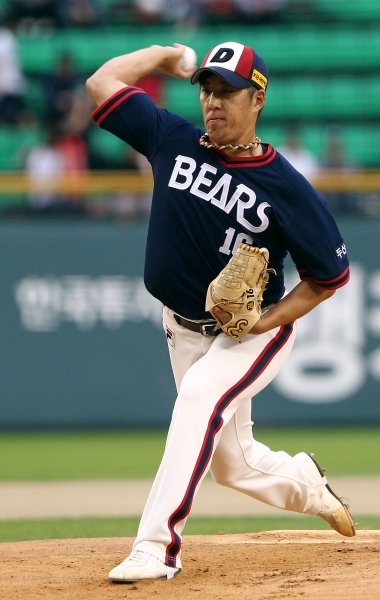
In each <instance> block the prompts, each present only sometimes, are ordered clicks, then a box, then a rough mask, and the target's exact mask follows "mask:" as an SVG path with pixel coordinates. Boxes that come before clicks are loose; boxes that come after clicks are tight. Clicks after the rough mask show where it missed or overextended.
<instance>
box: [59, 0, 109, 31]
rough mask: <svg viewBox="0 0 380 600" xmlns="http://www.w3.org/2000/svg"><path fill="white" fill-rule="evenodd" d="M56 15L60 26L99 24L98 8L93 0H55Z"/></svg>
mask: <svg viewBox="0 0 380 600" xmlns="http://www.w3.org/2000/svg"><path fill="white" fill-rule="evenodd" d="M55 6H56V16H57V20H58V23H59V25H61V26H62V27H93V26H94V25H97V24H99V17H100V14H99V10H98V9H97V7H96V5H95V4H94V2H93V0H55Z"/></svg>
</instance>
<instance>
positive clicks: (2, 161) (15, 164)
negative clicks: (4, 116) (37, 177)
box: [0, 127, 43, 171]
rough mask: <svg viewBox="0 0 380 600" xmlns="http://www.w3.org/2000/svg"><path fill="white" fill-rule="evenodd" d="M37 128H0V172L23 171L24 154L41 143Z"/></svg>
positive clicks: (40, 134)
mask: <svg viewBox="0 0 380 600" xmlns="http://www.w3.org/2000/svg"><path fill="white" fill-rule="evenodd" d="M42 136H43V134H42V131H41V130H40V129H39V128H38V127H23V128H21V129H15V128H14V127H0V171H18V170H23V166H24V161H25V158H26V154H27V152H28V150H30V148H32V147H33V146H34V145H35V144H37V143H38V142H40V141H41V139H42Z"/></svg>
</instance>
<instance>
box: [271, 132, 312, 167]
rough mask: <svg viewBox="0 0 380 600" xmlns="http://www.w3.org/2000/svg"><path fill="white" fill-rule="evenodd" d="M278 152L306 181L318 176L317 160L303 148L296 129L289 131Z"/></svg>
mask: <svg viewBox="0 0 380 600" xmlns="http://www.w3.org/2000/svg"><path fill="white" fill-rule="evenodd" d="M278 150H279V152H280V153H281V154H282V155H283V156H284V157H285V158H286V160H288V161H289V162H290V164H291V165H293V167H294V168H295V169H297V171H299V172H300V173H301V174H302V175H303V176H304V177H306V179H312V178H313V177H315V176H316V175H317V174H318V172H319V164H318V160H317V159H316V157H315V156H314V154H313V153H312V152H310V150H308V149H307V148H305V147H304V146H303V144H302V142H301V137H300V135H299V132H298V130H297V128H296V127H293V128H291V129H289V131H288V132H287V134H286V138H285V142H284V145H283V146H280V147H279V149H278Z"/></svg>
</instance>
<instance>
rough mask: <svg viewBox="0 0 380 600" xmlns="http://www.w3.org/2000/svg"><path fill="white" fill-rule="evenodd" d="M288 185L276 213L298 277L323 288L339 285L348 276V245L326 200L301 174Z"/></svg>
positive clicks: (334, 287) (330, 288)
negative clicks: (294, 183) (285, 196)
mask: <svg viewBox="0 0 380 600" xmlns="http://www.w3.org/2000/svg"><path fill="white" fill-rule="evenodd" d="M291 187H292V192H291V195H290V196H289V197H288V198H289V202H287V201H286V200H285V201H283V202H282V203H281V205H280V207H281V208H280V210H279V212H278V214H277V215H276V216H277V220H278V222H279V224H280V229H281V234H282V236H283V239H284V243H285V245H286V247H287V249H288V251H289V253H290V256H291V258H292V260H293V262H294V264H295V266H296V268H297V270H298V273H299V275H300V278H301V279H302V280H303V281H314V282H315V283H317V284H318V285H320V286H321V287H323V288H324V289H326V290H334V289H337V288H339V287H342V286H343V285H345V284H346V283H347V282H348V281H349V278H350V269H349V260H348V254H347V248H346V245H345V243H344V241H343V238H342V235H341V233H340V231H339V228H338V226H337V224H336V222H335V220H334V218H333V217H332V215H331V213H330V211H329V210H328V207H327V205H326V201H325V199H324V198H323V196H322V195H321V194H319V193H318V192H317V191H316V190H315V189H314V188H313V187H312V186H311V185H310V184H309V183H308V182H307V181H306V179H304V178H303V177H302V176H301V175H300V176H299V178H297V182H296V185H292V186H291Z"/></svg>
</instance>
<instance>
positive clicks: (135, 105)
mask: <svg viewBox="0 0 380 600" xmlns="http://www.w3.org/2000/svg"><path fill="white" fill-rule="evenodd" d="M92 118H93V120H94V121H95V123H96V124H97V125H98V126H99V127H101V128H102V129H105V130H107V131H109V132H110V133H112V134H114V135H116V136H117V137H119V138H120V139H121V140H123V141H124V142H126V143H128V144H129V145H130V146H132V147H133V148H135V150H137V151H138V152H140V153H141V154H144V156H146V157H147V158H148V159H149V160H150V159H151V157H152V156H153V154H154V153H155V151H156V150H157V148H158V147H159V146H160V144H162V143H163V142H164V140H165V138H166V137H168V136H170V135H171V133H172V132H173V130H175V129H176V128H177V127H179V126H180V125H181V124H183V123H184V122H186V121H185V119H183V118H182V117H180V116H178V115H175V114H173V113H170V112H169V111H167V110H165V109H161V108H158V107H157V106H156V105H155V104H154V102H153V101H152V100H151V99H150V97H149V96H148V94H146V93H145V92H144V91H143V90H142V89H140V88H138V87H134V86H127V87H125V88H123V89H121V90H119V91H118V92H116V93H115V94H113V95H112V96H111V97H110V98H108V99H107V100H106V101H105V102H104V103H103V104H101V105H100V106H99V107H98V108H97V109H96V110H95V111H94V112H93V114H92Z"/></svg>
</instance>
